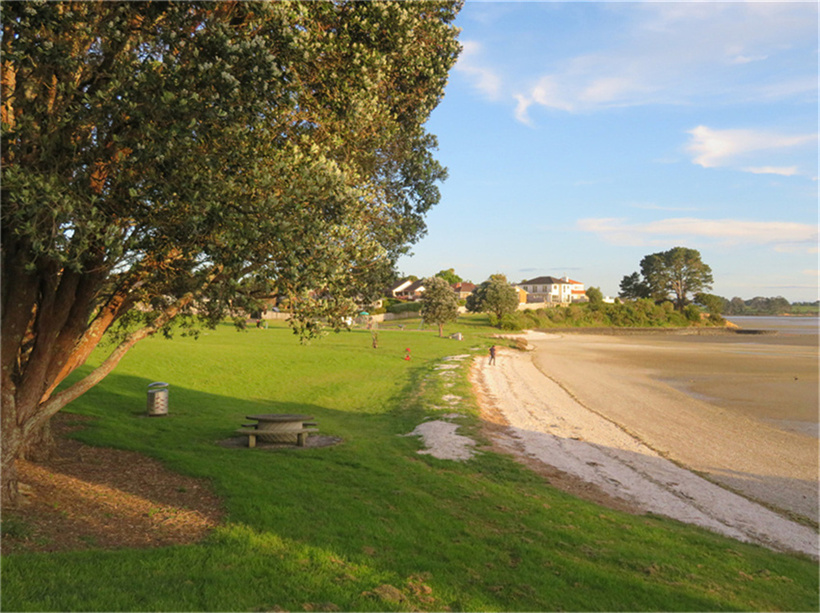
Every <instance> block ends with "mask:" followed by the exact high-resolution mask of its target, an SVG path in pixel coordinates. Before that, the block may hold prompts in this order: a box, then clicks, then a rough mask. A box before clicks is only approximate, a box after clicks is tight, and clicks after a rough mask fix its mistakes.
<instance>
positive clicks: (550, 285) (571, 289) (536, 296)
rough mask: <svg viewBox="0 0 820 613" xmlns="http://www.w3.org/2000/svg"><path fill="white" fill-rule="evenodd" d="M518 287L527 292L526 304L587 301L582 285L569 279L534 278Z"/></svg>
mask: <svg viewBox="0 0 820 613" xmlns="http://www.w3.org/2000/svg"><path fill="white" fill-rule="evenodd" d="M518 287H520V288H522V289H523V290H524V291H525V292H527V301H528V302H582V301H585V300H586V299H587V294H586V290H585V289H584V284H583V283H581V282H579V281H574V280H572V279H570V278H569V277H563V278H561V279H556V278H555V277H536V278H535V279H530V280H529V281H522V282H521V283H519V284H518Z"/></svg>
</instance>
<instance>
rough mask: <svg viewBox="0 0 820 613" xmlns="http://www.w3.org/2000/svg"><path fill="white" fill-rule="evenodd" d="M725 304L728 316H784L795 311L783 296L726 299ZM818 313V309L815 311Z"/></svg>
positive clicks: (814, 310)
mask: <svg viewBox="0 0 820 613" xmlns="http://www.w3.org/2000/svg"><path fill="white" fill-rule="evenodd" d="M721 300H722V301H723V303H724V307H723V312H724V313H725V314H726V315H783V314H788V313H792V312H794V311H795V310H798V311H799V310H800V309H795V308H794V307H793V306H792V305H791V304H790V303H789V301H788V300H786V299H785V298H783V297H782V296H777V297H771V298H764V297H763V296H756V297H754V298H752V299H750V300H743V299H742V298H738V297H734V298H732V300H731V301H728V300H726V299H725V298H722V299H721ZM806 311H807V312H812V310H811V309H806ZM813 312H814V313H816V312H817V308H816V307H815V309H813Z"/></svg>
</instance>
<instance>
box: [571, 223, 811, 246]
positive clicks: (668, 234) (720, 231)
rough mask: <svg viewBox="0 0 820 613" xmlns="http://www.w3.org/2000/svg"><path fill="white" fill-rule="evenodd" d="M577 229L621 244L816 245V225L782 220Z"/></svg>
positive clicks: (603, 225) (583, 225)
mask: <svg viewBox="0 0 820 613" xmlns="http://www.w3.org/2000/svg"><path fill="white" fill-rule="evenodd" d="M577 226H578V229H579V230H581V231H584V232H590V233H593V234H597V235H598V236H599V237H601V238H602V239H603V240H606V241H607V242H609V243H613V244H618V245H633V246H640V245H666V244H669V243H671V242H675V243H679V242H692V241H693V240H695V241H697V240H703V239H706V240H709V241H715V242H719V243H723V244H729V245H770V246H772V247H773V248H775V249H777V250H785V249H794V250H801V251H802V250H805V251H809V252H811V251H812V250H814V249H816V248H817V241H818V231H817V226H816V225H810V224H802V223H796V222H783V221H744V220H737V219H698V218H693V217H681V218H673V219H662V220H658V221H650V222H646V223H629V222H627V221H626V220H624V219H615V218H590V219H579V220H578V222H577Z"/></svg>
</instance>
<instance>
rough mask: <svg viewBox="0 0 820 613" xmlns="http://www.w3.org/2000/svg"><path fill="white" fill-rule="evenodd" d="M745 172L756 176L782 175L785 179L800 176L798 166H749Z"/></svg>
mask: <svg viewBox="0 0 820 613" xmlns="http://www.w3.org/2000/svg"><path fill="white" fill-rule="evenodd" d="M743 171H744V172H751V173H752V174H755V175H781V176H783V177H793V176H794V175H796V174H798V173H797V166H785V167H784V166H747V167H746V168H744V169H743Z"/></svg>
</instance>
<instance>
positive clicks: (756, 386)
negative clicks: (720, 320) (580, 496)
mask: <svg viewBox="0 0 820 613" xmlns="http://www.w3.org/2000/svg"><path fill="white" fill-rule="evenodd" d="M814 338H815V339H816V337H814ZM527 340H528V342H529V344H530V346H531V348H532V349H533V351H531V352H523V353H522V352H517V351H514V350H504V351H503V352H501V354H500V355H499V359H498V365H497V366H498V367H497V368H496V367H491V366H489V365H487V364H481V365H480V366H479V377H478V380H479V385H480V386H482V388H483V391H484V393H485V394H486V395H487V397H488V398H490V399H491V401H492V402H494V403H495V405H496V408H497V409H498V410H500V411H501V413H502V414H503V415H504V416H505V418H506V419H507V421H508V423H509V425H510V432H511V437H512V438H513V439H515V444H516V445H518V446H519V448H521V449H523V453H525V454H526V455H527V456H529V457H537V458H538V459H539V460H540V461H542V462H544V463H546V464H549V465H551V466H553V467H555V468H557V469H559V470H561V471H564V472H566V473H569V474H573V475H575V476H576V477H580V478H582V479H585V480H589V481H590V482H592V483H594V484H596V485H597V486H598V487H601V488H602V489H603V490H604V491H606V492H607V493H608V494H609V495H612V496H616V497H621V498H623V499H625V500H628V501H630V502H632V503H635V504H637V505H638V506H639V507H641V508H643V509H645V510H648V511H651V512H658V513H661V514H666V515H669V516H670V517H675V518H677V519H681V520H682V521H692V523H698V524H700V525H704V526H706V527H710V528H711V529H716V530H718V531H721V532H723V533H726V534H730V535H732V536H736V537H737V538H742V539H743V540H753V541H755V542H761V543H768V544H771V545H773V546H775V547H776V548H781V547H782V548H786V549H793V550H799V551H804V552H807V553H811V554H813V555H816V552H817V534H816V529H808V528H806V527H805V526H804V527H802V528H800V527H799V526H798V525H797V524H792V522H789V521H788V520H786V519H785V516H790V517H795V516H800V517H803V518H805V519H807V520H808V521H809V522H812V523H814V524H815V525H816V523H817V521H818V438H817V436H816V432H817V422H818V419H817V406H818V405H817V380H818V378H817V366H818V360H817V347H816V345H813V344H812V342H811V339H809V340H805V339H803V340H800V339H797V340H795V339H793V338H788V339H785V340H784V339H783V338H780V339H778V338H777V336H774V335H773V336H770V337H766V338H756V339H752V340H749V339H746V338H743V337H735V336H720V337H686V336H684V337H680V336H658V335H629V336H610V335H589V334H563V333H562V334H540V333H530V334H528V335H527ZM699 475H700V476H699ZM701 476H703V477H705V479H703V478H701ZM715 484H716V485H715ZM733 492H734V493H733ZM738 494H739V495H738ZM749 501H757V502H759V503H761V504H762V505H763V506H760V505H755V504H754V502H749ZM770 509H771V510H775V511H776V512H775V513H772V512H771V511H770ZM806 530H808V532H806ZM738 535H741V536H738Z"/></svg>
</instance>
